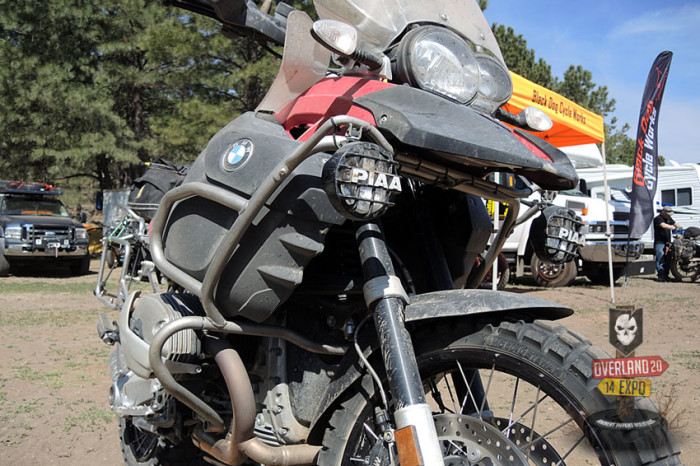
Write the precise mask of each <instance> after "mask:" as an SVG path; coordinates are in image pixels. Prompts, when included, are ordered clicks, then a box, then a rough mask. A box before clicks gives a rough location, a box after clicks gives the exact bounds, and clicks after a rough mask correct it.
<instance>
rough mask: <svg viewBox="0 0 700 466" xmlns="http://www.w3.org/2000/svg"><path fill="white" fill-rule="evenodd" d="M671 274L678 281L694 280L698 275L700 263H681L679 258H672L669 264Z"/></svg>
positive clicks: (699, 273) (699, 274)
mask: <svg viewBox="0 0 700 466" xmlns="http://www.w3.org/2000/svg"><path fill="white" fill-rule="evenodd" d="M669 268H670V271H671V275H673V278H675V279H676V281H678V282H694V281H695V280H697V279H698V277H699V276H700V263H698V262H688V263H683V262H681V261H680V260H675V259H674V260H672V261H671V265H670V267H669Z"/></svg>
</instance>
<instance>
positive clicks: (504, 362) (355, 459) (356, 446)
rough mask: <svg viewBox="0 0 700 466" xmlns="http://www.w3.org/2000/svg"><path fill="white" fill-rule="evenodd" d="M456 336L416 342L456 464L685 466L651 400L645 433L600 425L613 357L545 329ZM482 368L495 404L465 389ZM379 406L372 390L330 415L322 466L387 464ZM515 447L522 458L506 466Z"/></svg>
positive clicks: (642, 410) (424, 336)
mask: <svg viewBox="0 0 700 466" xmlns="http://www.w3.org/2000/svg"><path fill="white" fill-rule="evenodd" d="M456 332H459V330H455V328H454V327H450V326H447V325H444V326H440V327H437V326H435V327H432V328H426V329H425V330H424V331H422V332H420V333H416V335H415V336H414V345H415V348H416V357H417V360H418V365H419V368H420V372H421V378H422V379H423V384H424V387H425V388H426V397H427V398H428V403H429V405H430V406H431V408H432V410H433V413H434V419H435V421H436V423H441V425H442V426H443V428H442V429H438V437H439V438H440V440H441V446H442V448H443V452H444V454H445V457H446V458H447V457H449V458H450V463H451V464H468V465H471V464H474V463H472V462H470V460H469V458H470V456H469V455H470V454H473V450H477V451H479V450H481V454H482V455H491V456H489V458H490V460H491V463H488V462H485V464H499V465H500V464H508V465H543V464H547V465H550V464H569V465H577V464H593V462H595V463H596V464H598V463H599V464H602V465H606V466H607V465H611V464H616V465H647V464H649V465H651V464H664V465H676V464H680V460H679V459H678V452H677V449H676V447H675V445H674V444H673V441H672V440H671V439H670V437H669V434H668V432H667V431H666V426H665V422H664V421H663V419H661V418H660V416H658V414H656V408H655V407H654V406H653V403H651V402H650V401H649V400H648V399H638V400H637V408H639V409H638V412H637V417H636V418H635V422H638V423H639V425H643V426H644V427H643V428H640V429H636V430H632V431H629V430H620V431H617V430H613V429H605V428H603V427H601V425H602V424H599V423H597V421H596V419H597V417H596V416H598V417H601V416H605V415H609V416H612V415H613V414H614V413H615V412H616V399H615V397H608V396H604V395H603V394H602V393H601V392H600V391H599V390H598V389H597V388H596V386H597V383H598V382H599V381H598V380H595V379H593V378H592V374H591V363H592V360H593V359H601V358H608V357H609V356H608V355H607V354H606V353H605V352H603V351H602V350H600V349H598V348H595V347H593V346H591V344H590V343H589V342H588V341H587V340H585V339H583V338H581V337H580V336H578V335H576V334H574V333H572V332H569V331H567V330H566V329H565V328H564V327H562V326H560V325H557V324H554V323H551V322H544V321H537V322H535V323H524V322H519V323H502V324H501V325H500V326H498V327H493V326H488V327H486V328H484V329H482V330H481V331H479V332H477V333H473V334H470V335H467V336H459V333H456ZM462 332H464V330H463V331H462ZM475 370H478V373H479V374H480V376H481V379H482V381H483V387H484V390H485V392H486V394H487V395H486V398H487V405H485V404H482V403H481V402H478V401H475V400H474V399H472V398H471V397H470V395H469V394H470V393H471V391H467V390H465V388H466V387H467V383H465V381H466V379H467V378H469V377H472V375H469V377H466V376H465V375H468V374H474V373H475V372H474V371H475ZM376 398H377V397H376V396H374V395H373V393H372V390H371V389H370V390H368V387H367V384H366V383H365V384H363V388H359V387H358V390H357V391H356V392H355V393H354V394H352V396H349V397H348V398H346V399H345V400H344V402H343V403H342V404H341V406H340V407H339V409H338V410H337V411H335V413H334V414H333V416H332V417H331V420H330V428H329V429H328V430H327V431H326V434H325V436H324V439H323V445H324V449H323V450H322V452H321V454H320V456H319V465H323V466H351V465H355V464H387V463H386V458H387V456H388V453H386V452H388V449H387V448H381V445H380V442H381V440H379V439H380V438H381V436H380V435H378V432H376V431H375V429H376V426H375V424H374V422H373V418H374V417H373V403H374V402H376ZM537 413H539V415H538V414H537ZM610 413H612V414H610ZM445 417H447V419H448V421H454V424H458V425H459V426H458V427H459V428H460V429H461V428H462V427H460V426H467V427H465V428H464V429H463V430H462V432H467V433H469V434H470V435H464V433H462V434H461V435H460V434H459V433H457V436H456V437H455V436H454V435H452V436H451V437H449V436H445V434H441V432H445V429H444V426H445V425H452V424H450V423H444V421H443V420H442V419H444V418H445ZM509 419H510V420H512V421H510V423H509ZM607 419H608V417H605V420H607ZM469 426H471V427H469ZM494 427H495V429H494ZM487 431H489V432H491V433H490V434H484V433H486V432H487ZM494 432H496V434H494ZM477 433H481V435H482V436H486V438H487V440H490V441H489V442H488V443H489V444H491V445H498V446H497V447H496V449H495V450H493V451H492V452H491V453H487V452H486V449H485V448H483V447H482V445H484V444H485V443H484V442H481V441H480V440H481V439H479V441H474V440H472V439H474V438H477V437H476V436H477ZM472 435H473V436H472ZM494 435H500V438H494ZM455 438H458V439H460V440H458V442H457V444H455ZM378 445H379V446H378ZM498 448H500V449H501V450H502V451H498ZM512 448H516V449H518V450H520V453H516V454H515V455H512V456H511V458H514V459H510V461H506V460H505V459H504V458H508V455H509V451H512ZM509 449H511V450H509ZM382 452H384V453H382ZM501 453H502V454H503V455H505V456H500V457H499V456H498V455H499V454H501ZM501 460H503V461H501ZM367 461H369V463H367ZM504 461H505V462H504ZM478 464H481V463H478Z"/></svg>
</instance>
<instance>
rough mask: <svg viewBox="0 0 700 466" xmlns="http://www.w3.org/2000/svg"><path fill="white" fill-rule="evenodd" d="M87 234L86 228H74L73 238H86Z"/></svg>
mask: <svg viewBox="0 0 700 466" xmlns="http://www.w3.org/2000/svg"><path fill="white" fill-rule="evenodd" d="M87 237H88V234H87V230H86V229H85V228H76V229H75V239H87Z"/></svg>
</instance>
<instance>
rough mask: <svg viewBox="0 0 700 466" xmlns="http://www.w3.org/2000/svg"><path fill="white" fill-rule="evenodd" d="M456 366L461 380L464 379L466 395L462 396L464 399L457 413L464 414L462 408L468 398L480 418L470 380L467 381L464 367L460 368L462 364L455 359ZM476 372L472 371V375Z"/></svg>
mask: <svg viewBox="0 0 700 466" xmlns="http://www.w3.org/2000/svg"><path fill="white" fill-rule="evenodd" d="M457 367H459V372H460V373H461V374H462V380H463V381H464V384H465V385H466V386H467V395H465V396H464V401H463V402H462V406H461V408H460V410H459V414H464V413H463V411H464V408H465V406H466V404H467V398H470V399H471V400H472V404H473V405H474V409H475V410H476V412H477V413H478V414H479V419H481V413H480V412H479V407H478V406H477V405H476V399H474V394H473V393H472V389H471V382H468V381H467V376H466V375H465V374H464V369H462V364H460V362H459V361H457ZM477 373H478V372H476V371H475V372H474V375H475V376H476V374H477ZM472 382H474V378H472Z"/></svg>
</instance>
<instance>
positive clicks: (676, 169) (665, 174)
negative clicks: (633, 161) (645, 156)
mask: <svg viewBox="0 0 700 466" xmlns="http://www.w3.org/2000/svg"><path fill="white" fill-rule="evenodd" d="M577 171H578V174H579V177H580V178H581V179H582V180H585V185H586V188H587V190H588V194H589V195H590V196H591V197H593V198H595V199H604V198H605V190H604V187H603V169H602V167H599V168H581V169H577ZM607 178H608V186H610V193H611V199H612V201H613V202H612V203H613V204H614V205H617V206H620V207H622V208H623V209H624V208H625V207H626V208H627V209H629V204H630V193H631V191H632V167H629V166H627V165H608V166H607ZM666 205H670V206H672V207H673V210H674V212H673V219H674V220H675V221H676V222H678V223H680V224H681V225H682V226H683V227H684V228H688V227H691V226H695V227H698V226H700V165H698V164H694V163H686V164H682V165H680V164H673V165H669V166H664V167H659V170H658V181H657V188H656V196H655V197H654V211H655V212H656V213H658V212H659V211H660V210H661V208H663V206H666ZM641 240H642V242H643V243H644V246H645V248H646V249H652V248H653V241H654V238H653V228H652V227H650V228H649V229H648V230H647V231H646V232H645V233H644V234H643V235H642V238H641Z"/></svg>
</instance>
